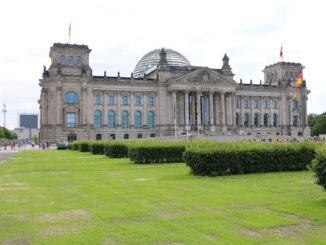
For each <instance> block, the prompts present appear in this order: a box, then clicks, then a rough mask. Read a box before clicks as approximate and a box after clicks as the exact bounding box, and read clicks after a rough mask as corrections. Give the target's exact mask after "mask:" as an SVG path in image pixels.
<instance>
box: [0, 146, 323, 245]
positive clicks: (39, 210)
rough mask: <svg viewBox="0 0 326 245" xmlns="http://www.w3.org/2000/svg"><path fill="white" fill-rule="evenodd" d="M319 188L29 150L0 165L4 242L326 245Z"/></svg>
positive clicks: (284, 177)
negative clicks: (193, 173)
mask: <svg viewBox="0 0 326 245" xmlns="http://www.w3.org/2000/svg"><path fill="white" fill-rule="evenodd" d="M314 181H315V180H314V177H313V173H312V172H309V171H305V172H285V173H268V174H250V175H237V176H225V177H214V178H210V177H196V176H192V175H190V173H189V168H188V167H186V165H185V164H183V163H181V164H180V163H177V164H157V165H135V164H133V163H131V162H130V160H129V159H109V158H107V157H105V156H102V155H101V156H94V155H91V154H89V153H79V152H71V151H30V152H22V153H19V154H17V155H16V156H15V157H14V158H13V159H11V160H10V161H8V162H6V163H4V164H2V165H0V244H158V245H163V244H165V245H170V244H171V245H172V244H196V245H198V244H296V245H297V244H326V193H325V192H324V191H323V190H322V189H321V187H319V186H318V185H316V184H315V183H314Z"/></svg>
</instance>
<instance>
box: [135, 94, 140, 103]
mask: <svg viewBox="0 0 326 245" xmlns="http://www.w3.org/2000/svg"><path fill="white" fill-rule="evenodd" d="M135 105H141V96H139V95H137V96H136V98H135Z"/></svg>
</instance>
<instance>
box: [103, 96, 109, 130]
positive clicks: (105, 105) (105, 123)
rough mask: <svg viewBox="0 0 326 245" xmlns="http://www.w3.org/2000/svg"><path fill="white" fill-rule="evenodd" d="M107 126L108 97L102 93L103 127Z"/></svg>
mask: <svg viewBox="0 0 326 245" xmlns="http://www.w3.org/2000/svg"><path fill="white" fill-rule="evenodd" d="M107 126H108V95H107V93H106V92H104V93H103V127H107Z"/></svg>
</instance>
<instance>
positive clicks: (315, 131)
mask: <svg viewBox="0 0 326 245" xmlns="http://www.w3.org/2000/svg"><path fill="white" fill-rule="evenodd" d="M308 125H309V127H310V129H311V136H315V135H316V136H318V135H320V134H326V112H324V113H322V114H320V115H317V114H316V113H310V114H309V115H308Z"/></svg>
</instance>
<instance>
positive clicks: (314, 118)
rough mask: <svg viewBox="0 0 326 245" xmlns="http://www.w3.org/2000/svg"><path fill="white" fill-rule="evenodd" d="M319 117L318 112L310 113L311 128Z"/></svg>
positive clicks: (309, 123) (309, 124)
mask: <svg viewBox="0 0 326 245" xmlns="http://www.w3.org/2000/svg"><path fill="white" fill-rule="evenodd" d="M317 117H318V115H317V114H316V113H310V114H309V115H308V126H309V127H310V128H313V127H314V126H315V122H316V118H317Z"/></svg>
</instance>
